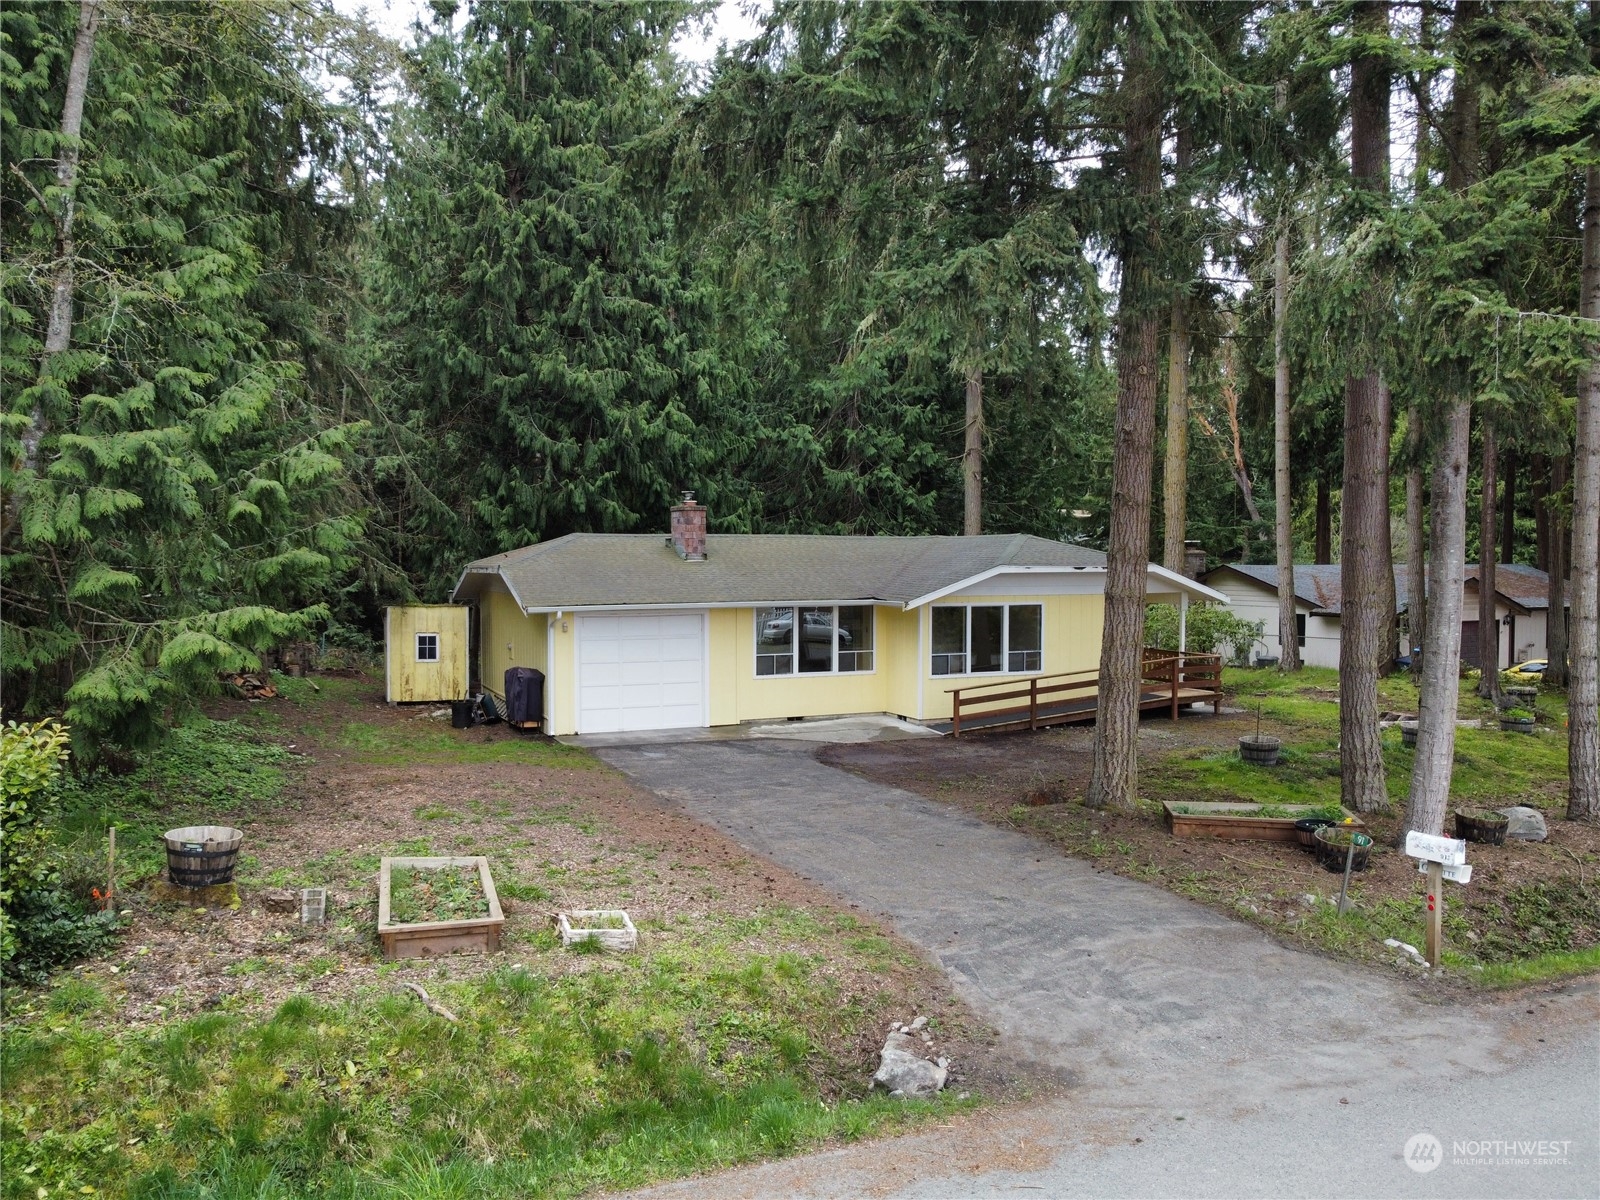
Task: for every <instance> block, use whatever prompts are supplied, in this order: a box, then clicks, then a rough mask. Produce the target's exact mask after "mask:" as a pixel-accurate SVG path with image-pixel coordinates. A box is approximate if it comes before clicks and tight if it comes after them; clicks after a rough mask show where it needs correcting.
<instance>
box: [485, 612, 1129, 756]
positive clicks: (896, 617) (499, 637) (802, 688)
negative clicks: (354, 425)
mask: <svg viewBox="0 0 1600 1200" xmlns="http://www.w3.org/2000/svg"><path fill="white" fill-rule="evenodd" d="M939 603H948V604H956V603H960V604H1007V603H1009V604H1019V603H1038V604H1040V605H1042V606H1043V607H1044V614H1043V615H1044V671H1043V673H1044V674H1049V675H1056V674H1063V673H1066V672H1070V671H1092V670H1094V669H1095V668H1096V667H1097V666H1098V665H1099V661H1100V633H1101V627H1102V625H1103V623H1104V620H1105V600H1104V597H1103V596H1100V595H1098V594H1093V595H1083V594H1075V595H1054V596H1040V595H1037V594H1035V595H1024V594H1011V595H996V594H992V593H984V594H971V595H967V594H960V595H952V596H949V597H947V598H946V599H945V600H942V601H940V602H939ZM479 611H480V619H481V621H482V641H481V646H482V669H483V677H484V685H485V687H486V688H488V689H489V690H491V691H493V692H495V693H496V694H497V695H498V694H499V693H500V692H501V691H502V690H503V686H504V685H503V683H502V682H501V681H502V680H503V678H504V673H505V669H506V667H508V666H530V667H537V668H538V669H539V670H541V671H544V672H545V674H546V676H547V678H548V683H547V685H546V689H545V711H546V718H547V721H548V725H547V728H548V729H549V731H550V732H551V733H553V734H570V733H575V732H576V731H577V690H576V689H577V680H576V677H575V676H576V672H575V670H574V661H575V646H576V629H577V620H576V617H575V616H574V615H571V614H569V615H567V616H564V617H561V618H555V617H552V616H549V615H547V614H542V613H536V614H533V615H532V616H528V615H526V614H524V613H523V612H522V610H521V609H520V608H519V607H518V605H517V603H516V601H515V600H514V599H513V598H512V597H511V595H510V593H509V592H507V591H506V590H505V589H504V587H503V586H502V585H499V584H494V585H491V586H490V587H489V588H488V589H486V590H485V593H484V595H483V598H482V600H481V601H480V604H479ZM755 617H756V610H755V608H753V607H750V608H717V609H711V610H709V611H708V612H707V618H706V620H707V658H708V660H709V662H708V669H707V690H708V692H709V697H708V707H707V710H706V711H707V721H708V723H709V724H711V725H733V724H737V723H739V722H743V721H770V720H783V719H785V718H788V717H828V716H842V715H847V714H852V713H889V714H892V715H897V716H904V717H909V718H912V719H923V720H944V719H948V718H949V716H950V711H951V699H950V695H949V690H950V689H952V688H967V687H976V686H978V685H981V684H990V683H1000V682H1003V681H1007V680H1018V679H1020V680H1027V679H1028V678H1030V676H1027V675H966V676H948V675H934V674H932V671H931V667H932V663H931V653H930V647H931V646H932V635H931V624H932V606H930V605H924V606H923V607H921V608H919V609H915V610H913V611H911V612H906V611H904V610H902V609H901V608H899V607H898V606H893V605H876V606H874V608H873V641H874V650H875V663H874V666H875V669H874V670H873V671H870V672H861V673H859V674H857V673H852V674H843V675H833V674H829V675H821V674H818V675H803V674H798V675H765V676H757V675H756V673H755Z"/></svg>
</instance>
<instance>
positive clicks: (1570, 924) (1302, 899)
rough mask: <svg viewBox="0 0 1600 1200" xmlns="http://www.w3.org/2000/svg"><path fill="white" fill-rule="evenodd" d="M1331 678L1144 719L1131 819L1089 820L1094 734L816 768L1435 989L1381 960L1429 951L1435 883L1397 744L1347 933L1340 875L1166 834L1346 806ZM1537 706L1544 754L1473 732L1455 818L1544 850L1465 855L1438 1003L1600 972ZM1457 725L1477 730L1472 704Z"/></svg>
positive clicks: (1256, 685)
mask: <svg viewBox="0 0 1600 1200" xmlns="http://www.w3.org/2000/svg"><path fill="white" fill-rule="evenodd" d="M1327 675H1331V672H1306V676H1307V678H1304V679H1301V680H1299V681H1298V682H1297V683H1296V682H1291V683H1288V684H1284V683H1283V682H1282V681H1281V680H1280V679H1278V678H1277V676H1276V673H1274V672H1245V671H1241V672H1234V671H1230V672H1229V673H1228V684H1229V687H1230V689H1231V694H1230V696H1229V700H1228V704H1227V709H1231V710H1232V711H1231V712H1229V711H1227V709H1225V711H1224V715H1222V716H1221V717H1215V716H1212V715H1211V714H1210V713H1209V711H1204V712H1192V713H1185V715H1184V716H1183V717H1181V718H1180V719H1179V720H1178V721H1177V722H1176V723H1174V722H1172V721H1169V720H1167V719H1165V718H1163V717H1159V716H1147V717H1146V718H1145V719H1144V720H1143V722H1142V724H1141V728H1140V738H1139V748H1140V793H1141V800H1140V803H1139V805H1138V808H1137V810H1136V811H1134V812H1132V813H1118V812H1106V811H1097V810H1091V809H1088V808H1085V807H1084V806H1083V804H1082V802H1081V801H1082V797H1083V796H1084V794H1085V792H1086V790H1087V787H1088V783H1089V778H1090V774H1091V771H1092V766H1093V758H1092V749H1093V733H1092V730H1091V729H1090V728H1089V727H1087V726H1069V727H1062V728H1057V729H1051V730H1044V731H1040V732H1037V733H1031V734H1030V733H1016V734H996V735H990V736H963V737H961V738H941V739H938V740H934V739H931V738H930V739H925V740H917V741H908V742H880V743H867V744H862V745H842V746H830V747H827V748H825V749H824V750H823V751H822V753H821V757H822V759H823V761H826V762H829V763H831V764H833V765H836V766H839V767H843V768H845V769H847V770H850V771H854V772H857V773H858V774H861V775H862V776H864V777H866V778H869V779H872V780H875V781H878V782H882V783H887V784H892V785H895V786H898V787H903V788H906V789H909V790H911V791H914V792H918V793H920V794H921V795H924V796H926V797H928V798H930V799H933V800H938V801H941V802H944V803H948V804H952V805H956V806H958V807H960V808H963V809H965V810H967V811H969V812H971V813H973V814H975V815H976V816H979V817H981V818H982V819H984V820H986V821H990V822H992V823H996V824H1003V825H1006V826H1009V827H1012V828H1016V829H1020V830H1022V831H1024V832H1027V833H1029V834H1031V835H1033V836H1035V837H1037V838H1039V839H1040V840H1041V841H1044V842H1047V843H1049V844H1051V845H1053V846H1055V847H1057V848H1058V849H1059V850H1060V851H1061V852H1062V853H1066V854H1070V855H1073V856H1075V857H1079V858H1086V859H1090V860H1092V861H1093V862H1094V863H1095V864H1096V865H1097V866H1098V867H1100V868H1102V869H1104V870H1107V871H1113V872H1115V873H1117V874H1120V875H1126V876H1129V877H1131V878H1135V879H1141V880H1144V881H1146V882H1149V883H1153V884H1156V885H1157V886H1160V887H1165V888H1167V889H1169V890H1171V891H1174V892H1178V893H1180V894H1182V895H1186V896H1189V897H1191V898H1193V899H1196V900H1199V901H1201V902H1203V903H1206V904H1209V905H1211V906H1213V907H1215V908H1218V909H1221V910H1223V911H1226V912H1228V913H1230V914H1231V915H1233V916H1235V917H1237V918H1240V919H1243V920H1248V921H1251V922H1253V923H1255V924H1257V925H1260V926H1262V927H1264V928H1265V929H1267V930H1269V931H1271V932H1272V933H1273V934H1274V935H1276V936H1278V937H1280V938H1282V939H1283V940H1285V941H1287V942H1290V943H1292V944H1298V945H1303V946H1309V947H1313V948H1317V949H1319V950H1324V951H1329V952H1333V953H1337V954H1339V955H1342V956H1347V957H1352V958H1356V959H1363V960H1369V961H1372V962H1374V963H1379V964H1384V965H1387V966H1388V967H1389V968H1390V969H1393V970H1397V971H1403V972H1406V973H1409V974H1417V975H1420V974H1424V972H1421V971H1420V969H1419V968H1417V967H1416V965H1415V964H1414V962H1412V960H1411V959H1410V958H1409V957H1408V956H1406V955H1404V954H1403V953H1397V952H1396V951H1395V950H1394V949H1392V948H1390V947H1387V946H1385V945H1384V940H1385V939H1386V938H1395V939H1397V940H1399V941H1402V942H1406V943H1408V944H1410V945H1413V946H1419V947H1420V946H1421V944H1422V937H1423V915H1422V896H1423V893H1424V888H1423V876H1421V875H1419V874H1418V872H1417V869H1416V862H1415V861H1414V860H1412V859H1408V858H1407V857H1405V855H1404V854H1402V853H1400V852H1399V851H1398V850H1396V849H1395V848H1394V842H1395V839H1396V836H1397V833H1398V821H1399V818H1400V815H1401V812H1402V809H1403V800H1404V795H1405V787H1406V785H1407V783H1408V781H1409V772H1410V763H1411V756H1412V752H1411V751H1410V750H1408V749H1406V748H1404V747H1403V746H1402V745H1401V744H1400V736H1399V730H1398V729H1393V730H1390V731H1389V732H1387V733H1386V734H1385V756H1386V759H1387V760H1388V763H1389V770H1390V794H1391V798H1392V799H1391V805H1390V809H1389V811H1388V812H1383V813H1375V814H1366V815H1364V816H1363V820H1364V823H1365V825H1366V827H1367V829H1368V831H1369V832H1370V833H1371V834H1372V836H1373V837H1374V839H1375V842H1376V845H1375V846H1374V848H1373V852H1372V857H1371V864H1370V866H1369V868H1368V869H1367V870H1365V871H1362V872H1359V873H1357V874H1356V875H1354V877H1353V882H1352V885H1351V896H1352V898H1353V900H1354V904H1355V911H1354V912H1353V913H1352V914H1350V915H1348V916H1346V917H1343V918H1341V917H1339V916H1338V915H1337V914H1336V912H1335V909H1334V903H1333V901H1334V899H1335V898H1336V897H1337V895H1338V891H1339V886H1340V875H1338V874H1333V873H1330V872H1329V871H1327V870H1325V869H1323V868H1322V867H1320V866H1319V865H1318V864H1317V862H1316V859H1315V856H1314V855H1313V854H1312V853H1310V852H1308V851H1306V850H1303V849H1302V848H1300V847H1299V846H1297V845H1293V844H1285V843H1276V842H1262V841H1242V840H1238V841H1236V840H1222V839H1215V838H1192V837H1189V838H1175V837H1173V836H1172V835H1171V834H1170V833H1169V832H1168V830H1167V828H1166V825H1165V822H1164V816H1163V813H1162V809H1161V802H1162V801H1164V800H1166V801H1172V802H1174V803H1184V802H1192V801H1197V800H1198V801H1224V802H1238V801H1254V802H1265V803H1268V804H1278V805H1287V804H1308V803H1309V804H1317V803H1321V804H1327V803H1333V804H1337V802H1338V798H1339V778H1338V769H1339V762H1338V751H1337V733H1338V708H1337V703H1336V701H1337V695H1338V693H1337V687H1336V680H1331V679H1328V678H1323V676H1327ZM1330 685H1332V686H1330ZM1408 686H1409V685H1408V684H1405V683H1404V681H1393V682H1386V684H1385V700H1386V702H1387V703H1388V704H1389V705H1390V706H1391V707H1393V708H1394V709H1395V710H1397V711H1405V710H1406V706H1407V701H1408V700H1409V703H1410V706H1411V708H1410V711H1413V712H1414V711H1415V708H1414V705H1415V691H1414V690H1411V691H1410V694H1409V696H1408V695H1407V694H1406V691H1405V689H1406V687H1408ZM1540 704H1541V709H1540V711H1541V722H1542V728H1541V731H1540V732H1539V733H1538V734H1537V735H1535V736H1526V735H1521V734H1508V733H1501V732H1500V731H1499V729H1498V727H1497V726H1493V725H1491V727H1490V728H1483V729H1479V728H1476V727H1469V728H1464V729H1462V730H1461V731H1460V734H1459V739H1458V751H1457V771H1456V774H1457V780H1456V784H1455V788H1454V796H1455V798H1456V801H1457V803H1456V804H1455V805H1453V806H1452V807H1489V806H1493V807H1500V806H1503V805H1509V804H1519V805H1527V806H1530V807H1534V808H1537V809H1539V810H1540V811H1541V812H1542V813H1543V815H1544V816H1545V819H1546V821H1547V826H1548V830H1549V838H1548V840H1547V841H1544V842H1523V841H1508V842H1507V843H1506V844H1505V845H1503V846H1494V845H1487V844H1478V843H1471V844H1469V846H1468V859H1469V861H1470V862H1471V863H1473V864H1474V873H1473V876H1472V881H1471V883H1470V884H1469V885H1467V886H1465V887H1458V886H1456V885H1453V884H1447V885H1446V887H1447V893H1446V900H1447V904H1448V907H1447V909H1446V927H1445V935H1446V944H1447V947H1448V953H1447V957H1446V964H1445V969H1444V970H1442V971H1438V972H1432V973H1428V974H1429V977H1430V985H1431V986H1434V987H1437V988H1440V989H1450V988H1456V987H1474V986H1478V985H1479V984H1481V983H1491V984H1508V983H1517V982H1523V981H1529V980H1535V979H1540V978H1546V977H1550V976H1554V975H1562V974H1570V973H1573V972H1577V971H1587V970H1594V969H1597V968H1600V828H1596V827H1594V826H1592V825H1586V824H1581V823H1575V822H1570V821H1567V820H1565V819H1564V807H1565V803H1566V796H1565V739H1564V737H1563V736H1562V734H1563V733H1564V730H1562V729H1561V727H1560V723H1559V721H1560V717H1559V715H1558V712H1559V710H1557V709H1556V708H1555V704H1554V701H1553V700H1551V699H1541V702H1540ZM1258 707H1259V708H1260V709H1261V715H1260V717H1259V720H1260V722H1261V731H1262V732H1264V733H1271V734H1276V735H1278V736H1280V737H1282V738H1283V740H1284V743H1285V758H1284V762H1283V763H1282V765H1280V766H1278V767H1275V768H1259V767H1251V766H1248V765H1246V764H1243V763H1242V762H1240V760H1239V754H1238V749H1237V746H1238V739H1239V738H1240V737H1241V736H1243V735H1245V734H1252V733H1254V732H1255V731H1256V728H1257V721H1258V715H1257V712H1256V709H1257V708H1258ZM1485 711H1489V710H1485ZM1462 715H1463V718H1466V719H1476V718H1477V717H1479V716H1480V715H1481V714H1480V711H1479V709H1478V707H1476V706H1475V705H1474V704H1473V703H1472V702H1470V701H1464V702H1463V712H1462ZM1040 791H1044V792H1047V793H1054V797H1053V798H1059V799H1060V800H1061V801H1062V802H1061V803H1052V804H1046V805H1042V806H1034V805H1032V804H1030V803H1029V798H1030V795H1033V794H1035V793H1038V792H1040ZM1447 832H1448V830H1447Z"/></svg>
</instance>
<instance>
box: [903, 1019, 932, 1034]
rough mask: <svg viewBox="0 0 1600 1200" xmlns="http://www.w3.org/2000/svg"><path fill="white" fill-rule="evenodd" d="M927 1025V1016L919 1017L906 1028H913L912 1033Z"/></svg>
mask: <svg viewBox="0 0 1600 1200" xmlns="http://www.w3.org/2000/svg"><path fill="white" fill-rule="evenodd" d="M927 1025H928V1018H927V1017H918V1018H917V1019H916V1020H914V1021H912V1022H911V1024H910V1025H907V1026H906V1028H907V1029H909V1030H911V1032H912V1033H916V1032H918V1031H919V1030H922V1029H925V1028H927Z"/></svg>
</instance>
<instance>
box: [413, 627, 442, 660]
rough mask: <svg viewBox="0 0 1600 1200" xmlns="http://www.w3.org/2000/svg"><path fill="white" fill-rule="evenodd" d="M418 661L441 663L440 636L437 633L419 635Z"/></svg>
mask: <svg viewBox="0 0 1600 1200" xmlns="http://www.w3.org/2000/svg"><path fill="white" fill-rule="evenodd" d="M417 661H418V662H438V661H439V635H438V634H437V633H419V634H417Z"/></svg>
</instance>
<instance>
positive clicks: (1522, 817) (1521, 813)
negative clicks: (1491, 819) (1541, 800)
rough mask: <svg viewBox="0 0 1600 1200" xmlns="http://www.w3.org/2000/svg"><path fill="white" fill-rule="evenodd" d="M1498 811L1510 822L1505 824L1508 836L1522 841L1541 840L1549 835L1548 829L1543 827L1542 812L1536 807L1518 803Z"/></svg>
mask: <svg viewBox="0 0 1600 1200" xmlns="http://www.w3.org/2000/svg"><path fill="white" fill-rule="evenodd" d="M1498 811H1499V812H1500V814H1501V815H1502V816H1504V817H1506V818H1507V819H1508V820H1510V822H1511V824H1509V825H1507V826H1506V836H1507V837H1508V838H1516V839H1517V840H1519V841H1523V842H1542V841H1544V840H1545V838H1547V837H1549V836H1550V831H1549V830H1548V829H1547V828H1545V823H1544V814H1543V813H1542V812H1540V811H1539V810H1538V809H1537V808H1528V807H1527V806H1526V805H1521V804H1518V805H1514V806H1512V807H1511V808H1502V809H1500V810H1498Z"/></svg>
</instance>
